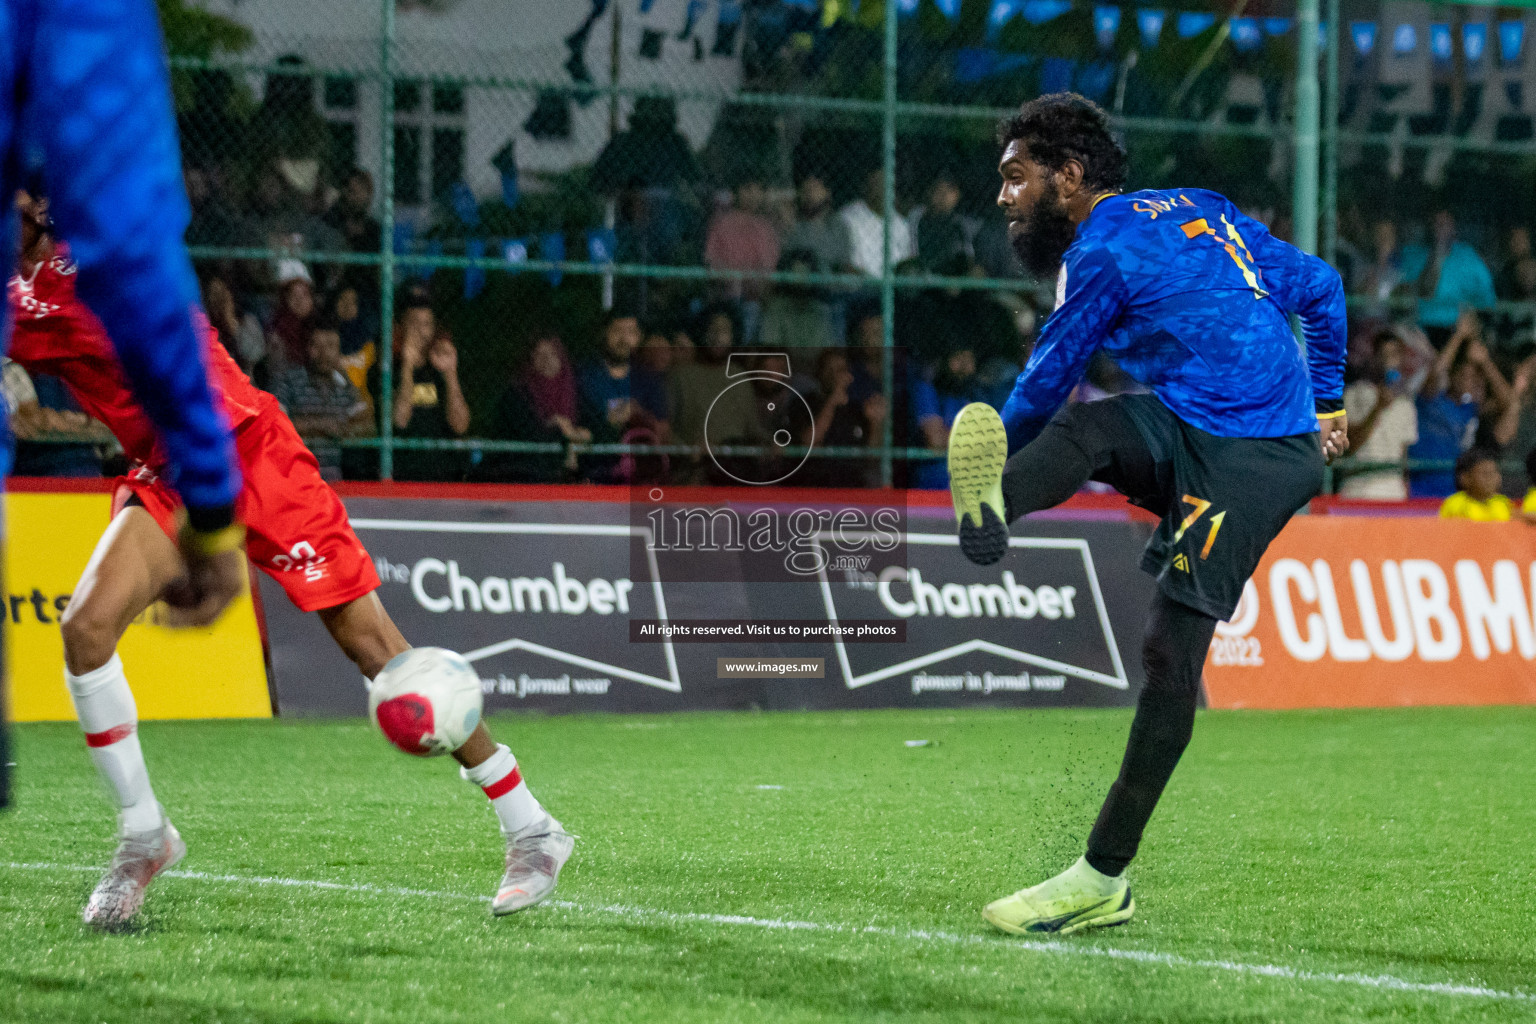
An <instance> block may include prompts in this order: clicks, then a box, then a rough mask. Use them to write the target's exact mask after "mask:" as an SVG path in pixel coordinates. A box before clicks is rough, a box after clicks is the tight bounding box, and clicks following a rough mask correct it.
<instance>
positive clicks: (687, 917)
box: [0, 861, 1536, 1003]
mask: <svg viewBox="0 0 1536 1024" xmlns="http://www.w3.org/2000/svg"><path fill="white" fill-rule="evenodd" d="M0 867H6V868H10V869H12V870H15V871H53V872H74V873H82V874H96V873H98V872H100V871H101V870H102V869H101V868H99V867H86V866H84V865H77V864H49V863H18V862H16V861H10V862H7V863H0ZM163 877H166V878H184V879H188V880H190V881H196V882H224V883H227V884H231V885H256V886H272V887H277V888H285V889H323V890H326V891H330V892H354V893H360V894H363V895H369V896H412V897H425V898H429V899H444V900H459V901H465V902H470V903H489V902H490V899H489V897H483V896H471V895H469V894H467V893H460V892H441V891H436V890H432V889H406V888H400V887H396V886H388V885H357V884H350V883H346V882H325V881H320V880H316V879H307V878H278V877H272V876H266V875H218V874H212V873H209V872H204V871H167V872H164V876H163ZM544 905H545V906H546V907H551V908H554V909H557V910H567V911H572V912H575V913H582V914H612V915H615V916H618V917H622V918H625V919H627V920H644V921H660V922H667V923H673V924H714V925H726V926H731V927H742V928H760V929H765V930H769V931H797V932H821V933H826V934H843V935H879V936H882V937H885V938H891V939H903V940H906V941H911V942H937V943H942V944H945V945H955V946H984V947H986V948H988V949H995V950H1010V949H1021V950H1025V951H1028V952H1031V953H1047V954H1050V955H1052V956H1064V957H1096V958H1100V959H1106V960H1127V961H1131V962H1133V963H1143V964H1155V965H1157V966H1161V967H1186V968H1194V969H1199V970H1213V971H1225V972H1228V973H1231V974H1246V975H1252V976H1254V977H1262V978H1283V979H1285V980H1287V981H1309V982H1326V983H1330V984H1336V985H1354V986H1356V987H1358V988H1373V989H1379V990H1382V991H1388V992H1403V993H1409V994H1414V995H1434V996H1457V997H1472V998H1477V999H1502V1000H1508V1001H1513V1002H1521V1003H1536V993H1530V992H1511V991H1506V990H1503V989H1495V988H1486V987H1484V986H1481V985H1463V984H1457V983H1454V982H1422V981H1408V980H1406V979H1404V978H1398V977H1394V976H1392V975H1390V974H1358V973H1343V972H1332V971H1308V970H1302V969H1301V968H1297V967H1287V966H1285V965H1283V964H1255V963H1245V962H1243V961H1240V960H1206V959H1198V958H1195V957H1186V956H1179V955H1177V954H1175V953H1156V952H1152V951H1149V950H1141V949H1116V948H1114V947H1111V946H1098V945H1089V944H1086V943H1080V942H1075V941H1069V940H1056V941H1040V940H1036V939H1018V938H1009V939H1003V938H1000V937H997V936H989V935H966V934H959V933H956V932H943V931H930V930H928V929H922V928H889V927H881V926H879V925H847V924H829V923H825V922H821V921H796V920H793V919H787V918H776V917H748V916H744V915H740V914H696V913H688V912H684V911H674V910H656V909H653V908H650V907H632V906H627V905H625V904H609V905H603V906H591V905H588V904H584V903H571V902H569V901H566V900H550V901H548V902H547V903H545V904H544Z"/></svg>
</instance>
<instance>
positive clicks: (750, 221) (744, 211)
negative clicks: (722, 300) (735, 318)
mask: <svg viewBox="0 0 1536 1024" xmlns="http://www.w3.org/2000/svg"><path fill="white" fill-rule="evenodd" d="M764 196H765V193H764V191H763V183H762V182H761V181H758V180H756V179H755V178H748V179H747V180H745V181H743V182H742V183H741V184H739V185H737V186H736V202H735V205H734V206H730V207H727V208H726V209H723V210H721V211H719V212H718V213H716V214H715V216H714V218H713V219H711V220H710V222H709V235H708V237H707V238H706V240H705V242H704V263H705V265H706V266H708V267H709V268H710V269H711V270H747V271H753V270H755V271H763V272H771V271H772V270H774V269H775V268H776V267H777V266H778V263H779V235H778V232H777V231H776V230H774V227H773V221H771V220H769V219H768V218H767V217H765V216H763V212H762V210H763V200H764ZM720 291H721V293H722V294H723V295H725V296H726V297H728V298H730V299H732V300H733V301H737V302H740V303H741V314H742V321H743V331H742V333H743V335H744V337H745V338H746V341H747V343H748V344H751V343H752V342H753V341H754V340H755V339H756V337H757V327H758V320H759V318H760V317H761V315H762V299H763V296H764V294H766V292H767V282H766V281H761V280H758V281H726V282H723V287H722V288H721V289H720Z"/></svg>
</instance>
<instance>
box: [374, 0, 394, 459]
mask: <svg viewBox="0 0 1536 1024" xmlns="http://www.w3.org/2000/svg"><path fill="white" fill-rule="evenodd" d="M380 4H381V6H382V9H383V19H384V20H383V26H382V31H381V32H380V34H379V158H380V161H381V163H380V166H379V192H380V193H381V196H382V199H383V205H382V207H381V208H380V210H379V408H378V409H377V410H376V411H377V412H378V414H379V442H380V444H379V478H380V479H381V480H389V479H391V478H393V477H394V475H395V403H394V393H395V339H394V328H395V0H380Z"/></svg>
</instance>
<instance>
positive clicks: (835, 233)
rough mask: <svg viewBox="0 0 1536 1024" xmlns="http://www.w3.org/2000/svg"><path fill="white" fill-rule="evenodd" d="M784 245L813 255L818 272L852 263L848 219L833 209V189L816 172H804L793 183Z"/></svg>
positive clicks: (835, 270)
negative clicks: (792, 205)
mask: <svg viewBox="0 0 1536 1024" xmlns="http://www.w3.org/2000/svg"><path fill="white" fill-rule="evenodd" d="M784 248H785V249H787V250H800V251H803V252H810V253H812V254H813V255H814V260H815V262H814V263H813V267H814V269H815V270H816V272H817V273H821V274H839V273H845V272H846V271H848V270H850V269H851V268H852V266H853V241H852V239H851V238H850V236H849V234H848V222H847V221H845V220H844V219H843V218H842V217H840V216H838V215H837V214H836V213H834V212H833V210H832V192H831V190H830V189H828V188H827V185H826V182H825V181H824V180H823V179H822V177H821V176H820V175H818V174H804V175H802V176H801V178H800V181H799V183H798V184H797V185H796V186H795V223H794V226H793V227H791V228H790V229H789V234H788V235H787V236H786V237H785V239H784Z"/></svg>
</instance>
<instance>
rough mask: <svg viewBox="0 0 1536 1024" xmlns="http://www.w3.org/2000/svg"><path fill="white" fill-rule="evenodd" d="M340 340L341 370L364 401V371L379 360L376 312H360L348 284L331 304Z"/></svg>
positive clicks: (356, 296)
mask: <svg viewBox="0 0 1536 1024" xmlns="http://www.w3.org/2000/svg"><path fill="white" fill-rule="evenodd" d="M331 309H332V312H333V313H334V314H335V317H336V325H337V333H338V335H339V336H340V338H341V369H342V372H344V373H345V374H346V375H347V379H348V380H350V381H351V382H352V383H353V385H355V386H356V387H357V389H358V390H359V391H362V392H363V397H364V398H367V397H368V393H367V389H368V371H369V370H372V369H373V364H374V363H376V362H378V359H379V346H378V312H377V310H372V309H369V310H366V311H365V310H364V307H363V303H362V298H361V296H360V295H359V294H358V290H357V289H356V288H354V287H352V286H351V285H346V286H344V287H343V288H342V289H341V290H340V291H338V292H337V293H336V299H335V301H333V302H332V303H331Z"/></svg>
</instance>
